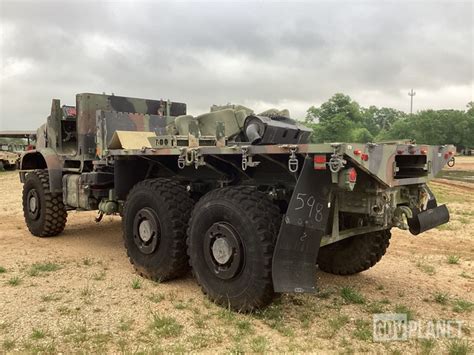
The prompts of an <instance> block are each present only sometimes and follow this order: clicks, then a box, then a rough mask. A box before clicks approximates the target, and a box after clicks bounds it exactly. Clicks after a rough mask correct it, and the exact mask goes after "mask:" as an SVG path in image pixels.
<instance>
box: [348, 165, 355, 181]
mask: <svg viewBox="0 0 474 355" xmlns="http://www.w3.org/2000/svg"><path fill="white" fill-rule="evenodd" d="M347 178H348V180H349V182H351V183H355V182H356V180H357V171H356V169H354V168H350V169H349V171H348V173H347Z"/></svg>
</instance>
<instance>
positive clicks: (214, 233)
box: [203, 222, 244, 280]
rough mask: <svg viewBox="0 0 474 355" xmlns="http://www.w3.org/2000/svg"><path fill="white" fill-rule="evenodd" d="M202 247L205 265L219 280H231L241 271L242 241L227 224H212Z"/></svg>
mask: <svg viewBox="0 0 474 355" xmlns="http://www.w3.org/2000/svg"><path fill="white" fill-rule="evenodd" d="M203 247H204V257H205V260H206V263H207V265H208V266H209V268H210V269H211V270H212V271H213V272H214V274H215V275H216V276H217V277H219V278H220V279H224V280H228V279H232V278H233V277H235V276H237V275H238V274H239V273H240V271H241V270H242V266H243V263H244V249H243V246H242V241H241V238H240V236H239V234H238V233H237V231H236V230H235V229H234V227H233V226H232V225H230V224H229V223H227V222H216V223H214V224H213V225H212V226H211V227H210V228H209V229H208V230H207V232H206V238H205V242H204V246H203Z"/></svg>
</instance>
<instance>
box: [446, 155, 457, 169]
mask: <svg viewBox="0 0 474 355" xmlns="http://www.w3.org/2000/svg"><path fill="white" fill-rule="evenodd" d="M455 163H456V160H455V159H454V157H452V158H451V159H449V160H448V162H447V163H446V164H447V165H448V166H449V167H450V168H452V167H453V166H454V164H455Z"/></svg>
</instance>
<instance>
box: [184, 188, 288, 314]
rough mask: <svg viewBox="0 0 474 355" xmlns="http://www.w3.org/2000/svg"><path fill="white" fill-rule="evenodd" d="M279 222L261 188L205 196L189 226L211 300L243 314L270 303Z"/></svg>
mask: <svg viewBox="0 0 474 355" xmlns="http://www.w3.org/2000/svg"><path fill="white" fill-rule="evenodd" d="M279 224H280V214H279V210H278V207H276V206H275V205H274V204H273V203H272V202H271V201H270V200H269V199H268V198H267V196H266V195H265V194H263V193H261V192H259V191H257V189H256V188H253V187H244V186H237V187H227V188H222V189H217V190H214V191H211V192H210V193H208V194H207V195H205V196H204V197H203V198H201V200H200V201H199V202H198V203H197V204H196V206H195V208H194V210H193V213H192V216H191V220H190V223H189V230H188V254H189V258H190V263H191V266H192V268H193V272H194V275H195V277H196V279H197V281H198V283H199V284H200V285H201V288H202V290H203V291H204V293H206V294H207V295H208V296H209V298H210V299H211V300H213V301H214V302H216V303H218V304H221V305H223V306H226V307H227V306H229V307H231V308H232V309H234V310H238V311H243V312H246V311H251V310H254V309H257V308H261V307H263V306H265V305H267V304H268V303H269V302H271V300H272V298H273V295H274V292H273V283H272V257H273V248H274V240H275V237H276V234H277V233H278V228H279Z"/></svg>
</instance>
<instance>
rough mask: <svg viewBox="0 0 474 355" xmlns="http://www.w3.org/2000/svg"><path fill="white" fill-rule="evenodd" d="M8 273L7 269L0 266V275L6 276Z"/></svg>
mask: <svg viewBox="0 0 474 355" xmlns="http://www.w3.org/2000/svg"><path fill="white" fill-rule="evenodd" d="M5 272H7V269H5V268H4V267H3V266H0V274H4V273H5Z"/></svg>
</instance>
